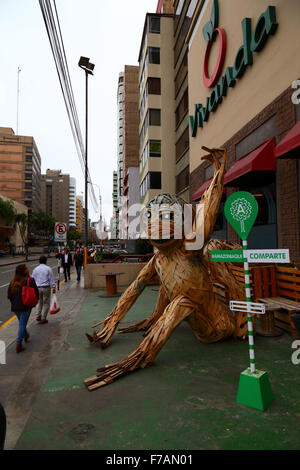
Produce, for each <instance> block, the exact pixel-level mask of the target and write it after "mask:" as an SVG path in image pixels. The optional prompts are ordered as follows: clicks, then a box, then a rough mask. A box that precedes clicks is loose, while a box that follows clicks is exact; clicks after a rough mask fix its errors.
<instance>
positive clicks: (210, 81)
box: [189, 0, 278, 137]
mask: <svg viewBox="0 0 300 470" xmlns="http://www.w3.org/2000/svg"><path fill="white" fill-rule="evenodd" d="M218 25H219V5H218V0H214V3H213V9H212V14H211V19H210V21H209V22H208V23H206V25H205V26H204V28H203V36H204V39H205V40H206V41H207V42H208V44H207V48H206V53H205V58H204V65H203V82H204V85H205V86H206V87H207V88H213V87H214V88H213V90H212V92H211V94H210V96H209V97H207V98H206V105H205V106H203V105H202V104H195V111H194V116H189V125H190V131H191V135H192V137H196V134H197V129H198V127H203V123H204V122H206V121H208V119H209V115H210V113H211V112H214V111H216V109H217V107H218V106H219V104H220V103H222V100H223V98H224V97H225V96H226V95H227V90H228V88H232V87H234V86H235V83H236V80H237V79H239V78H241V77H242V76H243V75H244V73H245V71H246V69H247V67H248V66H249V65H252V64H253V58H254V52H260V51H261V50H262V49H263V48H264V46H265V44H266V42H267V40H268V37H269V36H270V35H271V34H274V33H275V31H276V29H277V26H278V23H277V21H276V8H275V7H274V6H269V7H268V8H267V9H266V11H265V12H264V13H262V15H261V16H260V17H259V19H258V21H257V23H256V26H255V28H254V30H253V33H252V24H251V18H244V19H243V21H242V33H243V40H244V41H243V44H242V46H241V47H240V48H239V50H238V51H237V54H236V57H235V60H234V63H233V65H232V66H231V67H227V69H226V71H225V74H224V75H223V76H222V77H221V79H220V76H221V73H222V70H223V66H224V61H225V56H226V48H227V43H226V33H225V30H224V29H223V28H219V27H218ZM217 36H219V39H220V41H219V43H220V48H219V54H218V60H217V64H216V67H215V70H214V72H213V73H212V75H211V76H210V77H209V75H208V63H209V56H210V51H211V48H212V45H213V43H214V41H215V39H216V37H217ZM219 79H220V80H219ZM218 80H219V83H218ZM217 83H218V84H217Z"/></svg>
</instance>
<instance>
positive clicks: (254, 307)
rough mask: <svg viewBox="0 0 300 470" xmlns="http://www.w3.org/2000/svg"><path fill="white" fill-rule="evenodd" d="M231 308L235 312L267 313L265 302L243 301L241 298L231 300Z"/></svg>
mask: <svg viewBox="0 0 300 470" xmlns="http://www.w3.org/2000/svg"><path fill="white" fill-rule="evenodd" d="M229 308H230V310H232V311H233V312H246V313H255V314H263V313H266V306H265V304H259V303H254V302H242V301H239V300H231V301H230V307H229Z"/></svg>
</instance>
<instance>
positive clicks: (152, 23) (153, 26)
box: [148, 16, 160, 34]
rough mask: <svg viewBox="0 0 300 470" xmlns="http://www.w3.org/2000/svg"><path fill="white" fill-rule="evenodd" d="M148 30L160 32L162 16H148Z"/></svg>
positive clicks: (155, 32)
mask: <svg viewBox="0 0 300 470" xmlns="http://www.w3.org/2000/svg"><path fill="white" fill-rule="evenodd" d="M148 32H149V33H154V34H159V33H160V18H159V17H158V18H157V17H154V16H149V17H148Z"/></svg>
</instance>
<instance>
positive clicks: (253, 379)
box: [224, 191, 274, 410]
mask: <svg viewBox="0 0 300 470" xmlns="http://www.w3.org/2000/svg"><path fill="white" fill-rule="evenodd" d="M224 210H225V217H226V219H227V220H228V222H229V223H230V225H231V226H232V227H233V229H234V230H235V231H236V232H237V233H238V235H239V236H240V238H241V239H242V240H243V258H245V259H246V261H244V274H245V290H246V303H247V318H248V340H249V356H250V368H248V369H246V370H245V371H243V372H242V373H241V375H240V381H239V388H238V394H237V402H238V403H241V404H243V405H246V406H250V407H252V408H256V409H259V410H265V409H266V408H267V406H268V405H269V404H270V403H271V402H272V400H273V398H274V396H273V392H272V389H271V386H270V383H269V379H268V375H267V372H264V371H259V370H256V368H255V356H254V338H253V322H252V313H251V293H250V276H249V264H248V259H247V253H246V251H247V247H248V245H247V237H248V235H249V233H250V230H251V228H252V226H253V224H254V222H255V219H256V217H257V213H258V205H257V202H256V199H255V198H254V196H252V194H250V193H247V192H244V191H239V192H236V193H234V194H232V195H231V196H229V198H228V199H227V201H226V203H225V207H224Z"/></svg>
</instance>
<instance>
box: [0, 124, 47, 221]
mask: <svg viewBox="0 0 300 470" xmlns="http://www.w3.org/2000/svg"><path fill="white" fill-rule="evenodd" d="M0 193H1V194H3V195H4V196H6V197H8V198H10V199H13V200H15V201H17V202H19V203H21V204H24V205H25V206H26V207H27V208H28V212H29V213H31V212H35V211H37V210H39V209H40V208H41V157H40V154H39V151H38V148H37V145H36V143H35V140H34V138H33V137H28V136H20V135H15V133H14V131H13V130H12V129H10V128H7V127H0Z"/></svg>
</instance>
